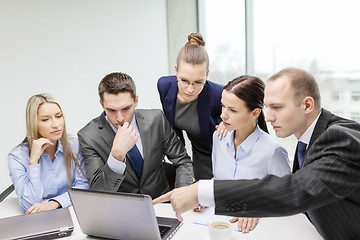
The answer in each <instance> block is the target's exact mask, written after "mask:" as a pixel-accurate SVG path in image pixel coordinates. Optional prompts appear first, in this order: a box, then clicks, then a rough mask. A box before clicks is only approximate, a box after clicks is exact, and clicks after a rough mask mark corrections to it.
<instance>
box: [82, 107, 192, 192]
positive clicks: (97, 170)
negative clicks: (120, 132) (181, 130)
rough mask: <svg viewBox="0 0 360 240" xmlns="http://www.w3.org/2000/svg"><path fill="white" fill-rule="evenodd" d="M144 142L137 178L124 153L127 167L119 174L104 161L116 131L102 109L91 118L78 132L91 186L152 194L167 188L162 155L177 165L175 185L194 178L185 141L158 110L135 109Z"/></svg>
mask: <svg viewBox="0 0 360 240" xmlns="http://www.w3.org/2000/svg"><path fill="white" fill-rule="evenodd" d="M135 116H136V121H137V125H138V128H139V133H140V136H141V141H142V145H143V156H144V166H143V172H142V176H141V181H140V182H139V180H138V178H137V176H136V174H135V172H134V170H133V169H132V167H131V163H130V160H129V159H128V157H126V170H125V172H124V175H119V174H117V173H116V172H114V171H113V170H111V169H110V167H109V166H108V164H107V159H108V157H109V154H110V152H111V148H112V144H113V140H114V137H115V133H114V131H113V130H112V128H111V126H110V124H109V123H108V122H107V121H106V118H105V113H102V114H101V116H100V117H97V118H95V119H93V120H92V121H91V122H89V123H88V124H87V125H86V126H85V127H83V128H82V129H81V130H80V131H79V132H78V137H79V143H80V150H81V152H82V155H83V156H84V162H85V168H86V174H87V178H88V181H89V184H90V189H94V190H103V191H104V190H105V191H113V192H116V191H119V192H130V193H142V194H148V195H150V196H151V197H152V198H155V197H158V196H160V195H162V194H164V193H165V192H167V191H169V189H170V188H169V185H168V182H167V180H166V176H165V173H164V169H163V167H162V158H163V155H166V156H167V157H168V159H169V160H170V161H171V162H172V163H173V166H174V167H175V168H176V180H175V187H181V186H185V185H189V184H191V183H192V182H193V169H192V162H191V159H190V157H189V156H188V155H187V153H186V150H185V147H184V145H183V144H182V143H181V141H180V139H179V138H178V137H177V135H176V133H175V132H174V130H173V129H172V128H171V127H170V125H169V123H168V121H167V120H166V118H165V115H164V114H163V112H162V111H161V110H135Z"/></svg>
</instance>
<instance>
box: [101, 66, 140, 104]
mask: <svg viewBox="0 0 360 240" xmlns="http://www.w3.org/2000/svg"><path fill="white" fill-rule="evenodd" d="M98 92H99V96H100V99H101V101H103V96H104V93H105V92H107V93H110V94H115V95H117V94H119V93H123V92H129V93H130V94H131V96H132V97H133V98H134V99H135V98H136V86H135V82H134V80H133V79H132V78H131V77H130V76H129V75H127V74H126V73H121V72H114V73H110V74H108V75H106V76H105V77H104V78H103V79H102V80H101V81H100V83H99V88H98Z"/></svg>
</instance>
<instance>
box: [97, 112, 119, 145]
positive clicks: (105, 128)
mask: <svg viewBox="0 0 360 240" xmlns="http://www.w3.org/2000/svg"><path fill="white" fill-rule="evenodd" d="M99 129H100V136H101V137H102V139H103V140H104V142H105V143H106V145H107V146H108V147H109V149H110V150H111V148H112V145H113V141H114V138H115V132H114V131H113V130H112V128H111V126H110V124H109V123H108V122H107V121H106V118H105V112H103V113H102V114H101V116H100V121H99Z"/></svg>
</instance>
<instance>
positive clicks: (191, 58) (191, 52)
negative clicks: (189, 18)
mask: <svg viewBox="0 0 360 240" xmlns="http://www.w3.org/2000/svg"><path fill="white" fill-rule="evenodd" d="M204 46H205V41H204V39H203V37H202V35H201V34H200V33H191V34H190V35H189V36H188V41H187V43H186V44H185V46H183V47H182V48H181V49H180V51H179V53H178V56H177V58H176V65H177V68H179V67H180V66H179V64H180V61H181V60H183V61H184V62H186V63H191V64H193V65H198V64H203V63H206V70H208V69H209V56H208V54H207V52H206V50H205V48H204Z"/></svg>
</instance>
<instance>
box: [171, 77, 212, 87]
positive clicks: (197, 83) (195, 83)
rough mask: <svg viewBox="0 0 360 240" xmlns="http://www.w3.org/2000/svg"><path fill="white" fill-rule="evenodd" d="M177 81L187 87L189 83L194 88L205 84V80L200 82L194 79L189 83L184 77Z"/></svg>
mask: <svg viewBox="0 0 360 240" xmlns="http://www.w3.org/2000/svg"><path fill="white" fill-rule="evenodd" d="M177 81H178V83H180V84H181V85H182V86H184V87H186V88H187V87H189V86H190V85H192V86H193V87H194V88H201V87H202V86H204V84H205V82H201V81H195V82H193V83H191V82H189V81H188V80H184V79H178V80H177Z"/></svg>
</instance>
